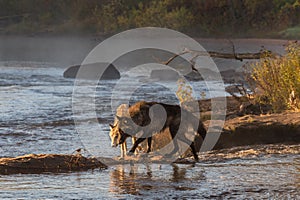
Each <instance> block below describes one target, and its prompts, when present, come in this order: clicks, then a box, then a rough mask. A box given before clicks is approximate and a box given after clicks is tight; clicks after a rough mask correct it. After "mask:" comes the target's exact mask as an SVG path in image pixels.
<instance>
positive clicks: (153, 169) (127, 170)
mask: <svg viewBox="0 0 300 200" xmlns="http://www.w3.org/2000/svg"><path fill="white" fill-rule="evenodd" d="M193 168H194V165H183V166H180V165H177V164H173V165H158V164H151V165H140V164H138V165H137V164H136V165H118V166H115V167H114V169H112V170H111V171H110V187H109V192H111V193H114V194H130V195H142V193H144V192H145V191H150V190H152V191H159V190H166V189H167V190H168V189H172V190H180V191H188V190H196V189H197V188H194V187H191V186H190V184H189V182H190V181H192V180H195V179H196V180H197V182H198V183H199V182H201V181H202V180H205V176H204V174H203V172H201V171H200V172H199V171H197V172H196V174H194V173H193Z"/></svg>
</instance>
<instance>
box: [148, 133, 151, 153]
mask: <svg viewBox="0 0 300 200" xmlns="http://www.w3.org/2000/svg"><path fill="white" fill-rule="evenodd" d="M147 140H148V150H147V153H150V152H151V144H152V137H148V139H147Z"/></svg>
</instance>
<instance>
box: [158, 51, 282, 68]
mask: <svg viewBox="0 0 300 200" xmlns="http://www.w3.org/2000/svg"><path fill="white" fill-rule="evenodd" d="M233 50H234V49H233ZM188 53H190V54H193V55H194V57H193V60H194V59H195V58H197V57H199V56H209V57H213V58H224V59H235V60H240V61H243V60H244V59H250V60H251V59H261V58H267V57H269V58H275V57H277V56H280V55H279V54H276V53H274V52H271V51H269V50H265V49H262V50H260V51H259V52H257V53H236V52H235V50H234V51H233V52H232V53H221V52H215V51H195V50H190V49H187V48H185V49H184V51H183V52H181V53H179V54H176V55H174V56H172V57H171V58H169V59H168V60H167V61H165V62H162V64H165V65H168V64H170V63H171V62H172V61H173V60H174V59H175V58H177V57H178V56H182V55H184V54H188Z"/></svg>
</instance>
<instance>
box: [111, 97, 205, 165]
mask: <svg viewBox="0 0 300 200" xmlns="http://www.w3.org/2000/svg"><path fill="white" fill-rule="evenodd" d="M153 106H154V107H155V106H156V107H157V106H158V107H159V108H160V109H164V111H163V112H165V118H166V120H165V122H161V118H162V117H161V116H157V113H160V112H154V113H153V110H151V107H152V108H153ZM128 111H129V115H130V117H118V116H116V118H117V119H118V121H119V122H118V129H119V131H120V135H121V138H120V140H119V144H122V143H123V142H125V141H126V139H127V138H128V137H132V136H135V137H136V138H137V140H136V141H135V143H134V144H133V146H132V148H131V149H130V151H129V153H130V154H132V153H133V152H134V151H135V149H136V148H137V147H138V145H139V144H140V143H141V142H143V141H144V140H145V139H147V140H148V150H147V152H150V151H151V141H152V134H154V133H159V132H161V131H164V130H165V129H167V128H169V131H170V133H171V137H172V139H173V140H172V141H173V144H174V149H173V151H172V152H171V153H169V155H171V154H174V153H176V151H177V150H178V149H179V147H178V142H177V140H176V141H174V138H175V136H176V134H177V132H178V131H179V129H180V130H181V132H182V128H183V130H184V132H187V131H188V128H189V127H192V128H193V130H194V131H195V132H197V133H198V134H199V135H200V136H201V137H202V139H203V140H204V138H205V136H206V129H205V128H204V125H203V123H202V122H201V121H200V120H199V119H198V118H197V117H195V116H194V115H193V114H192V113H190V112H189V111H187V110H185V109H183V108H181V107H180V106H179V105H169V104H164V103H157V102H145V101H140V102H137V103H136V104H134V105H132V106H130V107H129V109H128ZM182 119H184V123H182ZM148 125H149V126H148ZM139 132H141V133H142V134H141V135H140V134H138V133H139ZM177 139H179V140H181V141H183V142H184V143H186V144H189V146H190V147H191V149H192V153H193V155H194V158H195V160H198V155H197V152H196V148H195V145H194V142H193V141H190V140H189V139H188V138H187V137H186V136H185V135H184V134H181V135H180V136H178V137H177Z"/></svg>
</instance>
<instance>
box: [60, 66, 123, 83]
mask: <svg viewBox="0 0 300 200" xmlns="http://www.w3.org/2000/svg"><path fill="white" fill-rule="evenodd" d="M105 68H106V69H105ZM79 69H80V74H78V76H77V73H78V71H79ZM104 69H105V70H104ZM103 70H104V72H103ZM100 74H102V75H101V77H100ZM63 76H64V77H65V78H80V79H93V80H94V79H101V80H110V79H120V72H119V71H118V70H117V69H116V68H115V66H114V65H113V64H107V63H92V64H86V65H75V66H71V67H69V68H67V69H66V70H65V71H64V74H63ZM76 76H77V77H76Z"/></svg>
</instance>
